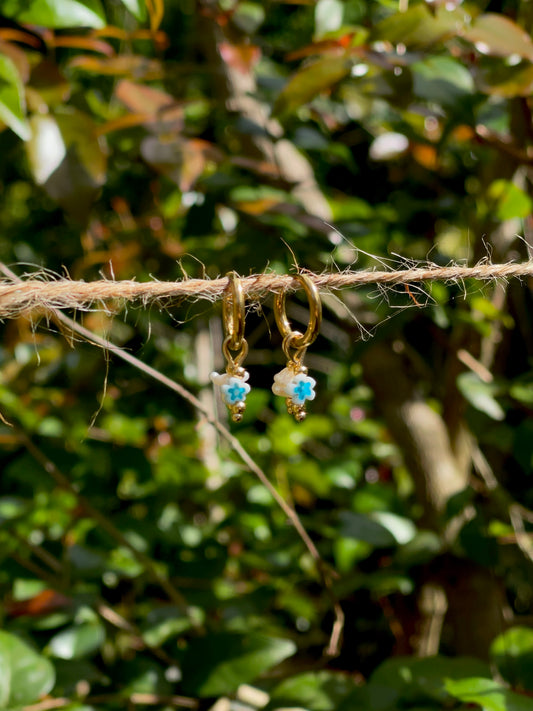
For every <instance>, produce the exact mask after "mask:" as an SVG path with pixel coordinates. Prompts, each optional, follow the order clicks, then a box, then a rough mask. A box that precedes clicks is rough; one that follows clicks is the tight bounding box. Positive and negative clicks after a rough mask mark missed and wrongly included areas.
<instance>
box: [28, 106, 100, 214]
mask: <svg viewBox="0 0 533 711" xmlns="http://www.w3.org/2000/svg"><path fill="white" fill-rule="evenodd" d="M30 125H31V131H32V135H31V138H30V140H29V141H28V142H27V143H26V153H27V156H28V162H29V164H30V169H31V172H32V175H33V178H34V180H35V182H36V183H37V184H38V185H42V186H43V188H44V190H45V191H46V192H47V193H48V195H49V196H50V197H51V198H52V199H54V200H55V201H56V202H57V203H58V204H59V205H61V206H62V207H63V208H64V209H66V210H67V211H68V212H70V213H71V215H72V216H74V217H76V218H81V219H83V217H84V216H85V215H86V212H87V210H88V209H89V208H90V206H91V205H92V202H93V200H94V198H95V197H96V195H97V194H98V191H99V189H100V186H102V185H103V184H104V183H105V179H106V169H107V155H106V150H105V142H104V141H103V140H102V139H101V138H99V137H98V136H97V135H96V131H95V128H96V127H95V124H94V122H93V120H92V118H91V117H90V116H88V115H87V114H84V113H82V112H81V111H78V110H77V109H71V108H69V109H62V110H58V111H57V113H56V115H55V116H51V115H35V116H32V118H31V120H30Z"/></svg>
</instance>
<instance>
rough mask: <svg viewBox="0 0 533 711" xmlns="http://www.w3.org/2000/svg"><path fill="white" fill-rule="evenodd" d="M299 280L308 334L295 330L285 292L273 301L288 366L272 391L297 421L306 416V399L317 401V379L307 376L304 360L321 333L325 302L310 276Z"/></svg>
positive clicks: (301, 275)
mask: <svg viewBox="0 0 533 711" xmlns="http://www.w3.org/2000/svg"><path fill="white" fill-rule="evenodd" d="M296 278H297V279H298V280H299V281H300V283H301V284H302V286H303V288H304V290H305V293H306V295H307V300H308V302H309V323H308V325H307V329H306V331H305V333H300V331H293V330H292V327H291V324H290V321H289V319H288V318H287V312H286V309H285V300H286V296H285V292H283V293H281V294H278V295H277V297H276V299H275V300H274V316H275V319H276V323H277V325H278V328H279V331H280V333H281V335H282V336H283V352H284V353H285V355H286V357H287V365H286V367H285V368H284V369H283V370H282V371H281V373H278V374H277V375H275V376H274V385H273V386H272V391H273V393H274V394H275V395H281V396H282V397H284V398H285V402H286V405H287V411H288V413H289V414H291V415H294V417H295V419H296V421H297V422H301V421H302V420H304V419H305V417H306V411H305V402H306V400H314V399H315V391H314V387H315V385H316V380H315V379H314V378H311V377H310V376H308V375H307V368H306V367H305V366H304V365H303V363H302V361H303V357H304V355H305V352H306V351H307V348H308V347H309V346H310V345H311V343H313V342H314V340H315V339H316V337H317V336H318V333H319V331H320V325H321V323H322V303H321V301H320V295H319V293H318V289H317V288H316V286H315V284H314V283H313V282H312V281H311V279H310V278H309V277H308V276H306V275H305V274H298V275H296Z"/></svg>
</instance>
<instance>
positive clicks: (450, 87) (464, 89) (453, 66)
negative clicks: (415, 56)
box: [412, 56, 474, 106]
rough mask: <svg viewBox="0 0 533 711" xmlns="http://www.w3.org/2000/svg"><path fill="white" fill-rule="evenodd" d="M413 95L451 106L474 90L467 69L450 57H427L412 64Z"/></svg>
mask: <svg viewBox="0 0 533 711" xmlns="http://www.w3.org/2000/svg"><path fill="white" fill-rule="evenodd" d="M412 71H413V92H414V94H415V96H417V97H420V98H421V99H424V100H425V101H432V102H435V103H437V104H440V105H441V106H453V105H455V104H457V103H458V102H459V101H460V100H461V99H464V97H465V96H468V95H470V94H472V93H473V91H474V80H473V78H472V75H471V74H470V72H469V71H468V69H467V68H466V67H465V66H464V64H461V62H458V61H457V60H455V59H452V58H451V57H440V56H437V57H428V58H427V59H424V60H423V61H421V62H415V64H413V65H412Z"/></svg>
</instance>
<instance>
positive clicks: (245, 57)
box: [218, 42, 261, 74]
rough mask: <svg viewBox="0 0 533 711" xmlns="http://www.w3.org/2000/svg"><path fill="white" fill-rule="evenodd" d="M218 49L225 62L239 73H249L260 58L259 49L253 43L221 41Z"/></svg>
mask: <svg viewBox="0 0 533 711" xmlns="http://www.w3.org/2000/svg"><path fill="white" fill-rule="evenodd" d="M218 50H219V52H220V56H221V57H222V59H223V60H224V61H225V62H226V64H228V65H229V66H230V67H232V68H233V69H237V70H238V71H239V72H241V74H249V73H250V72H251V70H252V69H253V67H254V66H255V65H256V64H257V62H258V61H259V60H260V58H261V50H260V49H259V47H256V46H255V45H253V44H230V43H229V42H221V43H220V44H219V46H218Z"/></svg>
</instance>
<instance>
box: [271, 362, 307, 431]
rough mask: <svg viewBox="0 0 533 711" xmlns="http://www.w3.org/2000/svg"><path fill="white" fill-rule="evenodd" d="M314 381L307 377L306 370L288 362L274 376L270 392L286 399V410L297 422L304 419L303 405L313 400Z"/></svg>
mask: <svg viewBox="0 0 533 711" xmlns="http://www.w3.org/2000/svg"><path fill="white" fill-rule="evenodd" d="M315 385H316V380H315V379H314V378H311V377H310V376H309V375H307V368H305V367H304V366H301V365H300V366H297V365H296V364H295V363H293V362H289V363H288V364H287V367H286V368H284V369H283V370H282V371H281V373H278V374H277V375H275V376H274V385H273V386H272V392H273V393H274V395H281V396H282V397H284V398H286V401H287V410H288V412H289V414H291V415H294V417H295V418H296V420H297V421H298V422H301V421H302V420H304V419H305V416H306V412H305V403H306V401H307V400H314V399H315V396H316V393H315V390H314V387H315Z"/></svg>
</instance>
